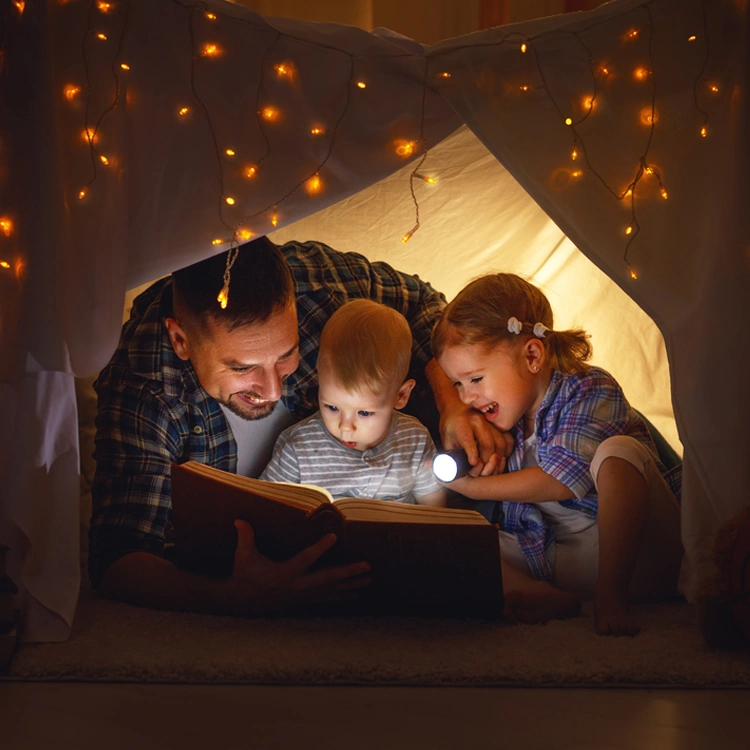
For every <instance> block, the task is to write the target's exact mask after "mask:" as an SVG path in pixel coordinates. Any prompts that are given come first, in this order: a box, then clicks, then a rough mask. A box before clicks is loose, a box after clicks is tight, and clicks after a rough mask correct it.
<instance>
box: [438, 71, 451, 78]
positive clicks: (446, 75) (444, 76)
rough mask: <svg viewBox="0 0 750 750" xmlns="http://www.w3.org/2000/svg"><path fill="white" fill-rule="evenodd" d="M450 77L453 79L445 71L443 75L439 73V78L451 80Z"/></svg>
mask: <svg viewBox="0 0 750 750" xmlns="http://www.w3.org/2000/svg"><path fill="white" fill-rule="evenodd" d="M450 77H451V74H450V73H448V72H446V71H443V72H442V73H438V78H450Z"/></svg>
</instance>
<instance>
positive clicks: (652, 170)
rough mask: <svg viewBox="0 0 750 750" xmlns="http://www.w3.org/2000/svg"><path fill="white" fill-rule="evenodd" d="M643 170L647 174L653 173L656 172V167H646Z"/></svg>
mask: <svg viewBox="0 0 750 750" xmlns="http://www.w3.org/2000/svg"><path fill="white" fill-rule="evenodd" d="M643 171H644V172H645V173H646V174H653V173H654V168H653V167H646V168H645V169H644V170H643Z"/></svg>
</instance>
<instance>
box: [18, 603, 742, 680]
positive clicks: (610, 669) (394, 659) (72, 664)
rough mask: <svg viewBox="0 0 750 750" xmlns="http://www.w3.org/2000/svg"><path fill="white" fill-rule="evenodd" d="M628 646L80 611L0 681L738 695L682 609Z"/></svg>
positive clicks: (730, 670)
mask: <svg viewBox="0 0 750 750" xmlns="http://www.w3.org/2000/svg"><path fill="white" fill-rule="evenodd" d="M635 614H636V617H637V621H638V623H639V624H640V625H641V626H642V628H643V630H642V632H641V634H640V635H638V636H637V637H635V638H617V639H614V638H602V637H599V636H596V635H595V634H594V631H593V626H592V623H591V618H590V611H588V612H586V613H585V615H584V616H582V617H579V618H576V619H574V620H569V621H565V622H552V623H548V624H547V625H534V626H530V625H507V624H503V623H496V622H486V621H477V620H432V619H409V618H397V617H384V618H377V617H353V618H335V617H306V618H301V617H298V618H294V617H278V618H268V619H258V620H243V619H236V618H231V617H212V616H209V615H194V614H180V613H172V612H157V611H152V610H147V609H141V608H138V607H132V606H129V605H126V604H120V603H117V602H111V601H106V600H97V599H88V600H83V601H82V602H81V604H80V607H79V610H78V614H77V618H76V622H75V625H74V629H73V633H72V635H71V637H70V639H69V640H68V641H66V642H65V643H59V644H37V645H24V646H22V647H21V648H20V650H19V651H18V652H17V653H16V655H15V657H14V658H13V660H12V662H11V665H10V669H9V671H8V672H7V674H6V679H7V678H10V679H23V680H85V681H92V680H93V681H115V682H120V681H122V682H133V681H135V682H176V683H255V684H293V685H327V684H349V685H451V686H459V685H465V686H491V685H514V686H545V685H548V686H558V687H559V686H580V687H583V686H594V687H597V686H633V687H636V686H638V687H652V686H653V687H702V688H706V687H744V688H748V687H750V653H747V652H723V651H717V650H711V649H709V648H708V647H706V646H705V645H704V642H703V640H702V638H701V636H700V634H699V632H698V629H697V627H696V624H695V609H694V608H693V607H692V606H690V605H687V604H682V603H672V604H663V605H648V606H646V605H644V606H641V607H638V608H636V610H635Z"/></svg>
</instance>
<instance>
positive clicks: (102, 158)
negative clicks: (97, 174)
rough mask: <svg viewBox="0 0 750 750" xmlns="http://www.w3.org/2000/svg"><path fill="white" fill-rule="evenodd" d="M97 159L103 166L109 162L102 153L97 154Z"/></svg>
mask: <svg viewBox="0 0 750 750" xmlns="http://www.w3.org/2000/svg"><path fill="white" fill-rule="evenodd" d="M99 160H100V161H101V163H102V164H104V166H105V167H106V166H107V165H108V164H109V159H108V158H107V157H106V156H104V154H100V155H99Z"/></svg>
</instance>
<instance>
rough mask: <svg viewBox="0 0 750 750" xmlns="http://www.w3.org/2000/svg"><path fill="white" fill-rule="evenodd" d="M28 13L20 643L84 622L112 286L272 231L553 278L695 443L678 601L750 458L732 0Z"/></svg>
mask: <svg viewBox="0 0 750 750" xmlns="http://www.w3.org/2000/svg"><path fill="white" fill-rule="evenodd" d="M20 5H23V4H15V3H11V2H6V3H4V4H3V6H2V7H3V10H2V13H3V16H2V28H3V34H2V39H1V40H0V43H2V45H3V47H2V52H3V58H2V73H1V74H0V107H2V109H1V110H0V214H2V215H0V347H2V349H1V351H0V394H1V395H2V398H0V451H1V452H0V455H1V456H2V463H0V543H1V544H6V545H8V546H9V547H10V553H9V562H8V569H9V573H10V575H11V577H12V578H13V579H14V580H15V581H16V583H17V584H18V585H19V588H20V590H21V594H20V597H21V599H20V601H21V605H22V608H23V610H24V614H25V620H26V626H25V638H26V639H27V640H62V639H64V638H66V637H67V634H68V632H69V629H70V626H71V623H72V619H73V617H74V613H75V607H76V601H77V596H78V589H79V584H80V565H79V559H80V556H79V538H78V516H79V473H78V463H79V447H78V416H77V410H76V400H75V389H74V379H75V378H76V377H84V376H89V375H92V374H93V373H95V372H96V371H98V370H99V369H100V368H101V367H102V366H103V365H104V364H105V363H106V361H107V360H108V358H109V356H110V355H111V353H112V351H113V350H114V347H115V345H116V341H117V337H118V334H119V327H120V322H121V315H122V307H123V298H124V295H125V292H126V290H128V289H132V288H134V287H136V286H138V285H140V284H143V283H145V282H147V281H149V280H151V279H153V278H156V277H158V276H160V275H163V274H165V273H168V272H170V271H171V270H173V269H175V268H178V267H181V266H183V265H186V264H188V263H192V262H195V261H197V260H200V259H202V258H205V257H208V256H209V255H211V254H212V253H214V252H216V251H217V250H222V249H226V247H228V244H226V241H227V240H229V239H231V238H232V237H235V238H241V237H243V236H246V235H244V234H243V233H245V232H252V233H253V234H254V235H259V234H264V233H268V232H272V231H274V230H276V234H274V235H273V236H274V237H275V238H277V239H278V240H279V241H281V240H283V239H286V238H288V237H290V236H295V238H296V239H300V240H305V239H317V240H321V241H325V242H328V243H329V244H331V245H333V246H334V247H336V248H337V249H340V250H359V251H360V252H363V253H364V254H366V255H368V257H370V258H371V259H373V260H386V261H388V262H391V263H392V264H393V265H395V266H396V267H398V268H399V269H400V270H404V271H407V272H411V273H419V275H420V276H422V277H423V278H426V279H428V280H429V281H431V282H432V283H433V284H434V285H435V286H436V287H437V288H439V289H442V290H443V291H445V292H446V294H447V295H448V296H449V297H451V296H453V295H454V294H455V293H456V292H457V291H458V289H460V288H461V286H463V284H464V283H465V282H466V281H468V280H469V279H470V278H472V277H473V276H475V275H477V274H478V273H481V272H483V271H485V270H492V269H496V270H512V271H516V272H520V273H523V274H524V275H527V276H528V277H529V278H531V280H532V281H534V282H535V283H537V284H539V285H540V286H541V287H542V288H543V289H544V291H545V292H546V293H547V294H548V296H550V299H551V302H552V306H553V309H554V310H555V312H556V314H557V324H558V325H560V324H561V325H563V326H564V325H567V324H568V323H570V324H573V323H575V324H577V325H581V326H583V327H585V328H587V329H588V330H590V331H591V332H592V334H593V340H594V346H595V351H596V362H597V364H600V365H602V366H604V367H606V368H607V369H610V371H612V372H613V374H615V376H616V377H617V378H618V379H619V380H620V382H621V383H623V386H624V387H625V391H626V393H627V394H628V396H629V397H630V399H631V401H632V402H633V403H634V404H635V405H636V406H637V407H638V408H639V409H641V410H642V411H644V413H646V415H647V416H648V417H649V418H650V419H651V420H652V421H654V422H655V423H656V424H657V426H659V427H660V428H661V429H663V431H664V432H665V434H667V436H668V437H671V440H672V442H673V444H675V445H679V444H680V443H681V445H682V448H684V457H685V480H684V488H683V514H682V518H683V542H684V545H685V548H686V559H687V563H688V564H687V565H686V568H685V570H686V576H685V580H684V582H683V583H684V586H685V592H686V594H687V595H688V598H692V597H694V593H695V589H696V586H697V584H698V582H699V581H700V580H701V579H702V578H703V577H704V576H705V575H707V574H708V573H709V572H710V571H711V563H710V560H709V548H710V544H711V541H712V538H713V535H714V533H715V531H716V529H717V528H718V526H719V525H720V524H721V523H723V522H724V521H726V520H727V519H728V518H729V517H731V516H732V515H734V513H736V512H737V510H739V508H741V507H742V506H743V505H745V504H746V500H745V495H746V492H747V490H746V488H747V486H748V481H747V480H748V472H750V469H749V468H748V462H747V460H746V458H747V456H748V454H749V453H750V451H749V450H748V447H749V446H748V437H747V431H746V430H744V429H742V423H743V419H744V418H746V417H747V416H748V408H747V406H748V403H747V398H748V397H747V389H746V388H745V387H744V378H745V373H746V370H747V354H746V349H745V347H744V342H745V341H746V339H747V336H746V334H745V330H746V314H745V312H744V306H743V305H741V296H740V293H741V292H742V291H743V290H744V291H746V290H747V289H748V262H749V261H750V246H749V245H748V242H749V237H750V231H749V229H750V227H749V226H748V222H749V220H748V212H747V211H746V207H745V204H746V202H747V195H748V193H749V190H748V188H749V187H750V186H749V185H748V180H749V179H750V178H749V177H748V175H750V163H749V161H750V159H749V158H748V150H747V149H748V146H747V144H748V140H750V139H748V100H747V93H746V92H747V84H748V80H747V78H748V70H750V65H749V64H748V63H749V62H750V61H748V59H747V49H748V46H747V41H748V28H749V27H750V26H749V24H748V9H747V3H745V2H740V0H736V1H733V0H720V1H716V2H705V3H702V2H699V0H688V1H686V0H651V2H643V0H641V2H635V1H633V0H615V2H611V3H609V4H607V5H605V6H602V7H600V8H599V9H597V10H596V11H592V12H587V13H576V14H569V15H566V16H558V17H552V18H549V19H542V20H539V21H533V22H524V23H521V24H515V25H512V26H505V27H498V28H496V29H489V30H486V31H483V32H478V33H476V34H471V35H468V36H464V37H458V38H456V39H452V40H446V41H444V42H441V43H440V44H438V45H435V46H433V47H429V48H424V47H422V46H420V45H418V44H416V43H415V42H413V41H411V40H408V39H405V38H403V37H399V36H398V35H395V34H393V33H391V32H388V31H386V30H376V31H375V32H373V33H366V32H364V31H361V30H358V29H355V28H352V27H345V26H337V25H334V24H312V23H305V22H299V21H291V20H282V19H265V18H262V17H260V16H258V15H256V14H254V13H252V12H250V11H249V10H247V9H244V8H240V7H238V6H235V5H231V4H228V3H223V2H220V0H215V1H212V2H201V3H195V2H193V1H192V0H119V1H118V0H113V2H112V3H110V4H106V3H105V4H102V3H87V2H83V0H69V1H68V2H47V3H44V2H40V3H29V2H27V3H26V4H25V6H24V7H23V10H21V8H20V7H19V6H20ZM105 6H106V8H107V9H106V11H105V10H104V7H105ZM633 32H635V33H633ZM98 34H102V35H103V36H104V37H106V38H105V39H100V38H99V37H98V36H97V35H98ZM691 37H695V39H691ZM211 45H214V46H213V48H211ZM122 65H125V66H126V68H124V67H122ZM603 69H606V71H607V72H606V73H605V72H604V70H603ZM638 70H641V73H640V74H638V73H637V72H636V71H638ZM359 84H363V86H360V85H359ZM712 87H713V88H712ZM76 89H77V91H76ZM714 89H716V90H714ZM269 108H273V110H270V109H269ZM274 113H275V114H274ZM566 118H570V121H571V122H570V124H566ZM703 127H705V128H706V131H705V132H706V136H705V137H702V135H701V128H703ZM87 129H88V131H89V134H90V135H89V136H88V137H87V136H86V135H85V132H86V130H87ZM313 131H317V132H313ZM573 150H575V151H576V158H575V159H573V158H572V153H573ZM102 157H104V158H103V159H102ZM105 161H106V164H105ZM415 169H416V170H417V171H418V173H419V174H425V175H428V176H429V175H435V176H436V177H437V179H438V184H437V185H434V186H433V185H429V184H427V183H426V182H424V181H422V180H421V179H419V178H418V177H417V178H414V176H413V173H414V170H415ZM649 169H650V170H651V171H648V170H649ZM253 170H254V171H253ZM578 172H580V174H578ZM316 179H319V180H320V182H319V183H318V182H316ZM629 186H631V187H632V190H633V193H634V196H633V199H632V200H631V197H630V195H629V194H628V193H627V190H628V187H629ZM662 191H665V192H666V193H667V198H666V199H665V198H664V197H663V192H662ZM81 195H82V196H83V197H79V196H81ZM227 198H231V199H233V201H234V202H233V203H231V204H230V203H229V202H227V200H226V199H227ZM415 200H416V205H415ZM417 212H418V213H417ZM415 227H417V229H416V231H415V232H414V234H413V237H412V238H411V239H410V240H409V242H408V243H405V244H404V243H402V242H401V237H402V236H403V235H404V234H405V233H406V232H407V231H409V230H412V229H413V228H415ZM628 227H631V230H630V233H629V234H627V233H626V232H627V228H628ZM305 233H309V234H307V236H303V234H305ZM214 240H217V241H219V242H220V243H222V242H223V243H224V244H217V245H215V244H213V242H214ZM6 266H7V267H6ZM631 272H632V273H633V274H634V275H636V276H637V278H636V279H633V278H632V277H631ZM670 430H671V433H670Z"/></svg>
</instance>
